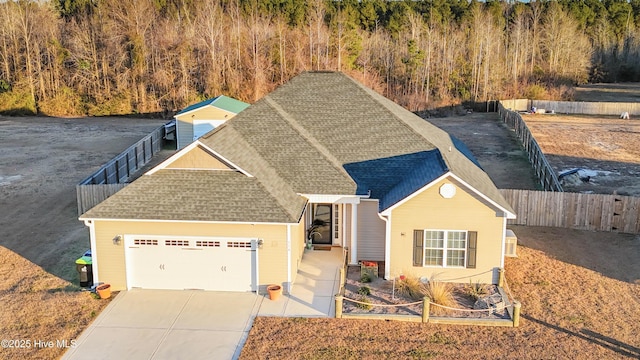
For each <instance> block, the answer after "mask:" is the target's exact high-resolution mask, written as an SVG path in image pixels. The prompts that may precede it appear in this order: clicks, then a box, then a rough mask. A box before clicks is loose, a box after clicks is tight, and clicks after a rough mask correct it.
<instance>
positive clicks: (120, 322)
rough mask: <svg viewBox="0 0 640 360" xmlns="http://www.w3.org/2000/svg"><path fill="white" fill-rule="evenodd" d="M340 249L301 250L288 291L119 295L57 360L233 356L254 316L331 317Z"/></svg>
mask: <svg viewBox="0 0 640 360" xmlns="http://www.w3.org/2000/svg"><path fill="white" fill-rule="evenodd" d="M341 261H342V249H341V248H333V249H332V250H331V251H320V250H314V251H306V252H305V254H304V257H303V259H302V262H301V264H300V268H299V271H298V274H297V277H296V279H295V281H294V286H293V289H292V291H291V294H290V295H283V296H282V297H281V298H280V299H278V300H276V301H272V300H270V299H269V296H268V295H266V294H258V295H256V294H255V293H237V292H216V291H198V290H184V291H178V290H140V289H134V290H130V291H122V292H120V293H119V294H118V295H117V296H116V297H115V299H113V300H112V301H111V303H110V304H109V305H108V306H107V307H106V308H105V310H103V311H102V313H100V315H99V316H98V317H97V318H96V320H95V321H94V322H93V323H92V324H91V325H90V326H89V327H88V328H87V329H86V330H85V331H84V332H83V333H82V334H81V335H80V337H79V338H78V339H77V346H76V347H75V348H72V349H69V351H67V352H66V353H65V354H64V356H63V357H62V359H67V360H75V359H134V360H135V359H154V360H157V359H212V358H215V359H236V358H238V356H239V355H240V351H241V350H242V346H243V345H244V343H245V341H246V339H247V336H248V334H249V330H251V326H252V324H253V319H254V318H255V317H256V316H283V317H289V316H291V317H327V316H334V315H335V302H334V298H333V296H334V295H335V294H336V293H337V291H338V286H339V280H338V277H339V270H338V269H339V267H340V264H341Z"/></svg>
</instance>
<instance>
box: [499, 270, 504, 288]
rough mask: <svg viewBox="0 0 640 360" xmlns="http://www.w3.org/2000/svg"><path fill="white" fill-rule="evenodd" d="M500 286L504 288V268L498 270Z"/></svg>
mask: <svg viewBox="0 0 640 360" xmlns="http://www.w3.org/2000/svg"><path fill="white" fill-rule="evenodd" d="M498 286H500V287H503V286H504V269H503V268H500V269H498Z"/></svg>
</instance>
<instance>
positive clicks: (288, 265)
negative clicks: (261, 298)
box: [286, 225, 292, 294]
mask: <svg viewBox="0 0 640 360" xmlns="http://www.w3.org/2000/svg"><path fill="white" fill-rule="evenodd" d="M291 278H292V277H291V225H287V285H286V289H287V293H289V294H291V285H292V284H291V281H292V280H291Z"/></svg>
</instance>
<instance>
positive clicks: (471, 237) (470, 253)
mask: <svg viewBox="0 0 640 360" xmlns="http://www.w3.org/2000/svg"><path fill="white" fill-rule="evenodd" d="M477 250H478V232H477V231H469V232H468V233H467V268H468V269H475V268H476V253H477Z"/></svg>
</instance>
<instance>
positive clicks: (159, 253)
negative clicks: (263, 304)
mask: <svg viewBox="0 0 640 360" xmlns="http://www.w3.org/2000/svg"><path fill="white" fill-rule="evenodd" d="M124 239H125V247H126V252H125V257H126V266H127V269H126V272H127V287H128V288H129V289H131V288H144V289H175V290H183V289H202V290H216V291H255V290H256V284H257V283H258V281H257V280H258V279H257V272H256V270H257V260H258V259H257V254H258V253H257V251H256V239H246V238H199V237H198V238H196V237H160V236H141V235H125V237H124Z"/></svg>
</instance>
